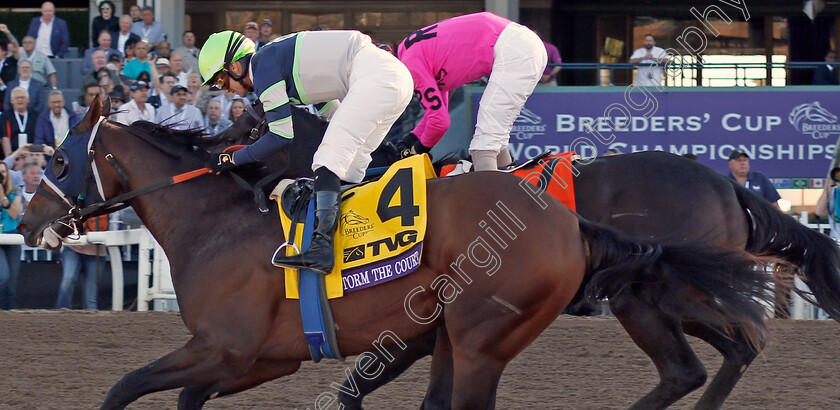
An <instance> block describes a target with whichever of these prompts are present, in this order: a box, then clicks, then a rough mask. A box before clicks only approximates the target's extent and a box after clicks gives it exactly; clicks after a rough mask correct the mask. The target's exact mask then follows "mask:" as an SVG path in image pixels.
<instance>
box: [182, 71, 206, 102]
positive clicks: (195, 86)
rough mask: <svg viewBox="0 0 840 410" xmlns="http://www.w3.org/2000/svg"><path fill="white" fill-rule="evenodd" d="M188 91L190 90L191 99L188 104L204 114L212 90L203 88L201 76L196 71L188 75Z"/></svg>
mask: <svg viewBox="0 0 840 410" xmlns="http://www.w3.org/2000/svg"><path fill="white" fill-rule="evenodd" d="M187 89H188V90H190V98H189V100H187V102H188V103H190V104H192V105H194V106H195V108H198V110H199V111H201V112H204V110H206V109H207V102H208V101H210V98H209V93H208V91H209V90H210V88H209V87H202V86H201V75H200V74H198V73H197V72H194V71H193V72H191V73H189V74H187Z"/></svg>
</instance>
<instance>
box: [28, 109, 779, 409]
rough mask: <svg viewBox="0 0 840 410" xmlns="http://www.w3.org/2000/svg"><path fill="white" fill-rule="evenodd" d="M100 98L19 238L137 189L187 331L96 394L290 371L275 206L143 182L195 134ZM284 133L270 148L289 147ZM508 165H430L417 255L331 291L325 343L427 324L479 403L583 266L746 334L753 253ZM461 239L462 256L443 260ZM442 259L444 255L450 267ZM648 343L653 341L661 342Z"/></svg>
mask: <svg viewBox="0 0 840 410" xmlns="http://www.w3.org/2000/svg"><path fill="white" fill-rule="evenodd" d="M101 112H102V108H101V107H100V105H99V101H98V99H97V100H95V101H94V103H93V104H92V108H91V109H90V110H89V111H88V114H87V115H86V117H85V118H84V119H83V121H82V123H81V124H79V126H77V127H76V128H75V129H74V131H73V133H72V134H71V135H70V136H68V137H67V139H66V140H65V142H64V143H63V144H62V146H61V147H59V150H58V151H57V152H56V154H55V156H54V157H53V159H52V161H51V162H50V165H49V166H48V169H47V176H46V177H45V178H44V180H43V181H42V183H41V185H40V187H39V192H38V193H37V194H36V195H35V197H34V198H33V199H32V202H31V203H30V204H29V206H28V207H27V212H26V214H25V216H24V217H23V219H22V220H21V222H20V226H19V230H20V232H21V233H22V234H24V237H25V241H26V243H27V244H30V245H37V244H41V243H43V240H44V236H43V235H44V232H45V230H46V229H47V228H50V230H51V232H52V228H51V226H52V225H53V224H55V223H58V222H59V221H64V222H67V221H68V220H67V215H71V218H70V219H71V220H70V221H69V222H70V223H73V222H74V221H72V215H75V214H76V213H77V212H79V210H78V207H79V206H86V208H85V209H90V208H87V207H90V206H93V207H95V206H96V204H95V202H97V201H104V200H106V199H108V198H120V195H123V194H126V193H127V192H129V191H136V190H144V191H143V192H144V193H143V195H140V196H136V197H133V198H131V199H129V200H127V202H128V203H129V204H130V205H131V206H132V207H133V208H134V209H135V210H136V211H137V214H138V216H139V217H140V219H142V221H143V222H144V224H145V225H146V226H147V228H148V229H149V231H150V232H151V233H152V234H153V235H154V237H155V238H156V239H157V240H158V242H160V244H161V246H162V247H163V249H164V251H165V252H166V255H167V257H168V258H169V262H170V265H171V272H172V279H173V284H174V287H175V291H176V293H177V295H178V304H179V306H180V311H181V316H182V319H183V321H184V324H185V325H186V327H187V328H188V330H189V331H190V333H191V334H192V335H193V337H192V338H191V339H190V340H189V341H188V342H187V343H186V344H185V345H184V346H183V347H181V348H179V349H177V350H175V351H173V352H172V353H170V354H168V355H166V356H164V357H162V358H160V359H158V360H156V361H154V362H153V363H151V364H149V365H147V366H144V367H142V368H140V369H137V370H135V371H133V372H130V373H128V374H126V375H125V376H124V377H123V378H122V379H121V380H120V381H119V382H118V383H117V384H116V385H114V387H113V388H112V389H111V390H110V391H109V393H108V395H107V397H106V398H105V402H104V404H103V405H102V408H104V409H121V408H124V407H126V406H127V405H128V404H129V403H131V402H133V401H135V400H136V399H137V398H139V397H140V396H143V395H145V394H149V393H153V392H157V391H162V390H168V389H174V388H184V389H183V390H182V392H181V394H180V396H179V408H182V409H189V408H201V407H202V406H203V404H204V403H205V402H206V401H207V400H208V399H210V398H215V397H218V396H225V395H229V394H233V393H236V392H239V391H242V390H246V389H249V388H251V387H254V386H257V385H259V384H261V383H264V382H266V381H269V380H273V379H276V378H278V377H282V376H285V375H288V374H291V373H293V372H295V371H296V370H297V369H298V368H299V367H300V364H301V362H302V361H305V360H309V359H310V356H309V350H308V347H307V345H306V343H305V342H304V339H303V337H302V335H301V330H302V325H301V320H300V313H299V307H298V302H297V301H295V300H288V299H286V298H285V297H284V289H283V287H284V279H283V275H282V273H281V271H280V270H278V269H277V268H275V267H273V266H272V265H271V263H270V257H271V255H272V253H273V252H274V249H275V248H276V245H277V243H278V242H280V240H281V239H282V238H281V233H280V232H281V230H280V227H279V221H278V220H277V214H276V210H275V211H273V215H270V216H269V217H260V216H258V214H257V212H256V210H255V207H254V205H253V201H252V199H251V195H250V193H248V192H246V191H243V190H241V189H240V188H239V187H238V186H237V185H236V184H235V183H234V181H233V179H232V178H231V177H229V176H228V175H227V174H222V175H220V176H210V175H204V176H201V177H198V178H195V179H190V180H187V181H186V182H183V183H177V184H174V185H171V184H167V186H166V187H165V188H163V189H157V190H148V191H145V188H148V187H152V186H156V185H155V184H160V183H161V182H162V181H164V182H166V181H168V182H172V181H174V180H175V179H173V176H176V175H177V176H181V175H184V174H185V173H187V172H190V171H192V170H196V169H201V168H202V167H203V164H204V162H203V161H204V159H205V158H206V157H207V155H206V154H205V153H203V152H201V151H198V150H196V149H195V146H200V145H202V144H203V143H204V142H203V141H202V139H201V134H200V133H196V132H190V131H173V130H170V129H168V128H166V127H162V126H157V125H154V124H149V123H135V124H133V125H132V126H131V127H126V126H123V125H121V124H118V123H114V122H111V121H107V120H105V119H104V118H100V114H101ZM296 145H297V144H292V145H291V147H290V148H289V149H290V151H289V152H287V153H286V155H287V156H294V155H299V154H300V152H296V151H295V149H294V148H293V147H295V146H296ZM286 163H288V158H287V159H286ZM176 179H178V180H181V179H180V177H179V178H176ZM51 181H53V182H51ZM54 181H57V182H54ZM521 182H522V180H520V179H518V178H516V177H514V176H511V175H507V174H502V173H495V172H479V173H472V174H467V175H463V176H460V177H456V178H441V179H435V180H431V181H429V183H428V189H427V193H428V198H429V200H428V230H427V234H426V238H425V244H424V245H425V246H424V252H423V258H422V261H421V266H420V268H419V269H418V270H417V271H416V272H415V273H413V274H411V275H410V276H407V277H405V278H401V279H399V280H394V281H391V282H387V283H385V284H383V285H380V286H377V287H374V288H371V289H368V290H365V291H363V292H356V293H350V294H348V295H346V296H345V297H343V298H339V299H334V300H332V301H331V304H332V309H333V313H334V317H335V321H336V323H337V324H338V332H337V337H338V345H339V346H340V348H341V351H342V353H343V354H344V355H356V354H360V353H363V352H365V351H369V350H373V349H372V348H371V344H372V343H373V347H376V346H377V344H376V342H379V343H380V344H381V345H382V346H384V347H393V346H397V345H399V344H400V343H401V341H411V340H413V339H416V338H418V337H423V336H425V335H427V334H428V333H430V332H437V333H438V335H439V338H438V340H437V343H436V352H435V359H436V360H442V359H448V362H449V364H450V365H451V371H450V372H448V373H447V374H448V375H449V376H451V389H450V393H451V403H449V404H450V405H451V407H453V408H471V409H472V408H492V407H493V406H494V403H495V391H496V387H497V384H498V381H499V378H500V376H501V374H502V372H503V370H504V368H505V366H506V364H507V363H508V362H509V361H510V360H511V359H512V358H513V357H515V356H516V355H517V354H518V353H519V352H521V351H522V350H523V349H525V347H527V346H528V344H530V343H531V342H532V341H533V340H534V339H535V338H536V337H537V336H538V335H539V334H540V332H541V331H542V330H543V329H545V328H546V327H547V326H548V325H549V324H551V322H552V321H554V319H555V318H556V317H557V316H558V315H559V314H560V312H561V311H562V310H563V308H564V307H565V306H566V305H568V303H569V302H571V301H572V300H573V299H574V298H575V296H576V295H577V294H578V293H579V290H580V288H581V286H582V285H583V284H584V283H585V284H586V287H585V290H586V293H587V294H588V295H589V296H590V297H609V298H610V300H611V301H612V302H613V303H615V304H616V305H617V306H621V305H622V304H623V303H624V302H625V301H626V302H627V305H626V308H627V309H628V313H630V310H631V309H633V308H634V307H633V305H634V304H642V303H643V304H644V305H645V306H644V307H643V308H642V310H640V311H639V314H640V315H648V314H651V313H655V314H657V315H663V316H667V317H669V318H674V320H691V321H694V322H696V323H699V324H703V325H705V326H707V327H708V328H710V329H722V328H724V327H726V328H727V329H728V330H726V331H725V334H728V335H740V336H743V337H745V338H749V339H751V340H753V341H754V343H755V344H756V345H757V346H760V345H761V344H762V343H763V341H764V339H763V337H764V332H765V329H764V323H763V319H764V317H763V308H762V303H767V302H768V301H769V293H768V292H769V291H770V287H771V286H772V279H770V278H768V276H767V275H764V274H763V273H761V272H757V271H755V270H754V269H753V265H754V264H755V263H757V262H765V261H763V260H760V259H757V258H754V257H751V256H749V255H748V254H746V253H744V252H741V251H734V250H729V251H720V250H716V249H715V248H709V247H700V246H696V245H685V246H677V247H671V246H659V245H655V244H652V243H645V242H640V241H638V240H630V239H628V238H625V237H622V236H621V235H620V234H618V233H616V232H613V231H611V230H609V229H607V228H604V227H601V226H599V225H597V224H595V223H592V222H588V221H586V220H583V219H581V218H579V217H578V216H577V215H575V214H574V213H572V212H570V211H569V210H568V209H566V208H565V207H563V206H562V205H561V204H560V203H559V202H556V201H550V202H546V203H544V204H543V205H545V206H544V207H543V206H542V205H541V203H540V202H537V201H534V200H533V199H532V198H531V197H529V196H528V195H526V194H525V193H524V192H523V189H522V187H521V186H520V184H521ZM79 187H81V188H79ZM62 194H63V195H62ZM62 197H63V198H62ZM77 199H78V201H77ZM464 203H469V204H470V206H469V207H465V206H463V204H464ZM71 205H73V207H72V208H71ZM488 211H493V212H496V213H497V214H502V213H504V214H505V216H506V217H507V219H505V220H504V221H506V222H504V223H503V224H504V225H505V227H504V228H502V227H501V225H499V229H509V230H510V232H509V234H510V235H509V236H506V237H504V240H502V238H501V237H493V236H492V235H491V236H490V237H489V238H488V235H489V234H488V232H489V231H487V228H486V227H487V226H489V225H487V223H486V221H485V219H487V215H488V214H487V212H488ZM514 233H515V234H514ZM491 238H492V239H491ZM497 240H501V242H497ZM502 242H503V244H504V246H502ZM48 243H49V242H48ZM479 244H480V245H479ZM464 255H467V256H469V258H467V260H468V261H469V263H467V262H463V263H462V262H459V261H462V258H464ZM453 262H454V263H459V264H460V271H459V273H458V274H457V275H455V273H456V272H453V271H452V270H450V264H451V263H453ZM450 275H451V276H450ZM407 295H411V297H410V298H406V296H407ZM636 308H640V306H636ZM409 310H410V312H411V313H408V312H409ZM412 315H414V316H412ZM418 319H420V320H418ZM442 329H445V330H442ZM386 336H387V337H386ZM652 348H653V347H651V349H652ZM665 348H666V350H662V351H659V352H657V354H658V355H666V354H670V353H671V352H670V351H668V350H667V346H665ZM439 358H440V359H439Z"/></svg>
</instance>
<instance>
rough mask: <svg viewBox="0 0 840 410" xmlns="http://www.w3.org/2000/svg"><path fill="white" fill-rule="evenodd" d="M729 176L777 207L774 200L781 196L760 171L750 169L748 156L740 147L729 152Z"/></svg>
mask: <svg viewBox="0 0 840 410" xmlns="http://www.w3.org/2000/svg"><path fill="white" fill-rule="evenodd" d="M729 178H730V179H732V180H734V181H736V182H738V183H740V184H741V185H743V186H745V187H746V188H747V189H750V190H752V191H755V193H757V194H759V195H761V196H762V197H764V199H766V200H768V201H770V203H772V204H773V205H776V207H777V208H778V207H779V204H778V203H777V202H776V201H778V200H779V199H781V198H782V197H781V196H780V195H779V193H778V192H777V191H776V187H774V186H773V183H772V182H770V180H769V179H767V177H766V176H764V174H762V173H761V172H755V171H750V156H749V155H747V152H746V151H744V150H743V149H741V148H738V149H734V150H732V152H731V153H730V154H729Z"/></svg>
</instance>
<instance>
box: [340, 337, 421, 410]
mask: <svg viewBox="0 0 840 410" xmlns="http://www.w3.org/2000/svg"><path fill="white" fill-rule="evenodd" d="M436 337H437V332H434V331H432V332H428V333H427V334H425V335H423V336H421V337H419V338H417V339H414V340H411V341H408V342H406V348H405V349H400V347H399V346H392V347H390V348H388V349H386V350H387V351H388V354H389V355H390V356H388V357H386V356H385V355H383V354H382V353H380V352H379V351H378V350H374V351H371V352H370V353H371V354H374V355H376V357H378V358H379V362H380V363H384V364H385V370H383V372H382V374H380V375H379V376H377V377H374V378H371V377H366V376H364V375H362V374H361V373H359V371H358V369H355V368H354V370H353V379H352V380H354V381H355V383H356V386H355V389H354V386H352V385H350V381H349V379H348V381H345V382H344V387H345V388H346V389H342V390H341V391H340V393H339V394H338V402H339V403H341V404H342V405H343V406H344V408H345V409H347V410H358V409H361V408H362V400H364V398H365V396H367V395H368V394H370V393H372V392H373V391H374V390H376V389H378V388H380V387H382V386H383V385H385V384H386V383H388V382H390V381H391V380H394V379H396V378H397V376H399V375H401V374H402V373H403V372H404V371H406V370H408V368H409V367H411V365H413V364H414V363H415V362H416V361H418V360H420V359H422V358H424V357H426V356H428V355H430V354H432V352H433V351H434V349H435V338H436ZM354 390H355V391H358V392H359V394H358V395H356V396H353V395H350V394H347V393H345V392H349V391H354Z"/></svg>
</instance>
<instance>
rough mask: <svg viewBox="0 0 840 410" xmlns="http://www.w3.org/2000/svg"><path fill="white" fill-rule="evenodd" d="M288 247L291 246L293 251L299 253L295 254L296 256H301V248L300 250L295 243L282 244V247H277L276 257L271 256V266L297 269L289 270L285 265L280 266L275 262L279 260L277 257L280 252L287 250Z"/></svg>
mask: <svg viewBox="0 0 840 410" xmlns="http://www.w3.org/2000/svg"><path fill="white" fill-rule="evenodd" d="M287 246H291V247H292V249H294V250H295V252H297V253H295V255H300V248H298V246H297V244H296V243H294V242H289V241H286V242H283V243H281V244H280V246H279V247H277V250H275V251H274V255H271V264H272V265H274V266H276V267H278V268H285V269H295V268H287V267H286V266H285V265H280V264H277V263H275V262H274V261H275V260H277V255H278V254H279V253H280V251H281V250H283V249H285V248H286V247H287ZM295 255H292V256H295ZM283 256H286V255H283Z"/></svg>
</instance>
